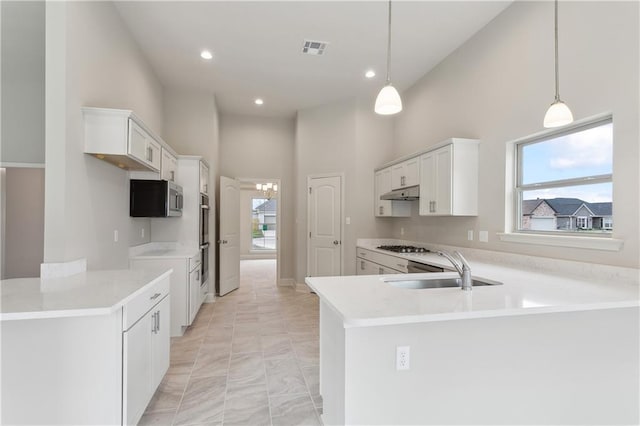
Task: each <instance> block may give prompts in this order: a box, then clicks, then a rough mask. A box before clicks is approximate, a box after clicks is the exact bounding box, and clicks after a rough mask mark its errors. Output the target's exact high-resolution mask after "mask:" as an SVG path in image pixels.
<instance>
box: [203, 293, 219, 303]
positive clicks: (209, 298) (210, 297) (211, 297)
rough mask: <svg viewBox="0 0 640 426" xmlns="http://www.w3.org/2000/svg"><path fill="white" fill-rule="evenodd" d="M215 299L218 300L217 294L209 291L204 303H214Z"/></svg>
mask: <svg viewBox="0 0 640 426" xmlns="http://www.w3.org/2000/svg"><path fill="white" fill-rule="evenodd" d="M215 301H216V295H215V294H213V293H207V295H206V296H205V298H204V302H203V303H213V302H215Z"/></svg>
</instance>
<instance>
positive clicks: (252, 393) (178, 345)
mask: <svg viewBox="0 0 640 426" xmlns="http://www.w3.org/2000/svg"><path fill="white" fill-rule="evenodd" d="M275 276H276V264H275V260H244V261H241V264H240V288H239V289H238V290H235V291H233V292H232V293H229V294H228V295H226V296H224V297H221V298H217V299H216V302H215V303H207V304H203V305H202V307H201V308H200V312H199V313H198V316H197V317H196V319H195V320H194V323H193V325H192V326H191V327H189V329H188V330H187V331H186V332H185V334H184V336H182V337H177V338H175V337H174V338H172V339H171V365H170V367H169V371H168V372H167V375H166V376H165V377H164V380H163V381H162V383H161V384H160V387H159V388H158V390H157V391H156V393H155V395H154V396H153V399H152V400H151V402H150V403H149V406H148V407H147V411H146V412H145V414H144V416H143V417H142V419H141V421H140V424H141V425H252V426H253V425H273V426H280V425H321V424H322V423H321V421H320V417H319V414H321V413H322V398H321V397H320V395H319V390H318V383H319V373H318V365H319V334H318V333H319V331H318V329H319V327H318V320H319V318H318V298H317V296H316V295H315V294H310V293H304V292H300V291H295V290H294V289H292V288H290V287H277V286H276V284H275Z"/></svg>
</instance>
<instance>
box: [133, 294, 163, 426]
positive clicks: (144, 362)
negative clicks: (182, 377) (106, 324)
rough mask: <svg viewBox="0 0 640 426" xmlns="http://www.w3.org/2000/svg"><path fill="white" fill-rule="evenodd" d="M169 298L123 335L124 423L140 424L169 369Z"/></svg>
mask: <svg viewBox="0 0 640 426" xmlns="http://www.w3.org/2000/svg"><path fill="white" fill-rule="evenodd" d="M169 317H170V310H169V297H168V296H165V297H164V298H163V299H162V301H161V302H159V303H158V304H157V305H155V306H154V307H153V308H152V309H151V310H150V311H149V312H147V313H146V314H145V315H144V316H143V317H142V318H140V319H139V320H138V322H136V323H135V324H134V325H133V326H132V327H131V328H129V329H128V330H126V331H125V332H124V333H123V356H124V361H123V366H124V371H123V379H124V383H123V399H124V401H125V402H126V403H125V404H124V412H123V420H124V423H125V424H137V423H138V421H139V420H140V418H141V417H142V414H143V413H144V410H145V408H146V407H147V405H148V404H149V401H150V400H151V397H152V396H153V393H154V392H155V390H156V389H157V387H158V385H160V382H161V381H162V378H163V377H164V375H165V373H166V372H167V369H168V368H169V349H170V339H169Z"/></svg>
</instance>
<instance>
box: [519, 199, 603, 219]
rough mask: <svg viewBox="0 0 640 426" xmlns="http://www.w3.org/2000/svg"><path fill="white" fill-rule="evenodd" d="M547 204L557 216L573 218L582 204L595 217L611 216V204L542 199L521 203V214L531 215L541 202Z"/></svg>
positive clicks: (577, 200)
mask: <svg viewBox="0 0 640 426" xmlns="http://www.w3.org/2000/svg"><path fill="white" fill-rule="evenodd" d="M543 201H546V202H547V204H548V205H549V206H550V207H551V208H552V209H553V210H554V211H555V212H556V214H557V215H558V216H573V215H574V214H575V213H576V212H577V211H578V209H579V208H580V207H581V206H582V205H583V204H584V205H585V206H586V207H587V208H588V209H589V210H591V211H592V212H593V214H594V215H595V216H611V214H612V210H613V209H612V207H613V203H611V202H606V203H588V202H586V201H583V200H581V199H579V198H549V199H546V198H543V199H540V198H539V199H536V200H523V201H522V214H523V215H526V214H531V213H532V212H533V211H534V210H535V209H536V208H537V207H538V206H539V205H540V203H541V202H543Z"/></svg>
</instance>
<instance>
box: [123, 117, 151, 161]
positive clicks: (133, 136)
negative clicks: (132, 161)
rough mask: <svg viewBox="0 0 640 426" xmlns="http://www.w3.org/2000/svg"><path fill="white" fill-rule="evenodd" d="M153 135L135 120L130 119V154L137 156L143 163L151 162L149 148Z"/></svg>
mask: <svg viewBox="0 0 640 426" xmlns="http://www.w3.org/2000/svg"><path fill="white" fill-rule="evenodd" d="M149 140H151V136H150V135H149V134H148V133H147V132H146V131H145V130H144V129H143V128H142V127H140V126H139V125H138V124H136V122H135V121H133V120H131V119H129V146H128V147H127V149H128V153H129V155H131V156H133V157H135V158H137V159H138V160H140V161H142V162H143V163H148V162H149V151H148V149H147V147H148V142H149Z"/></svg>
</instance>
